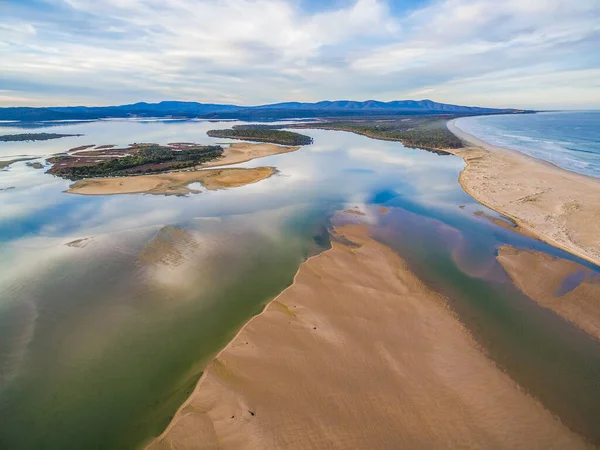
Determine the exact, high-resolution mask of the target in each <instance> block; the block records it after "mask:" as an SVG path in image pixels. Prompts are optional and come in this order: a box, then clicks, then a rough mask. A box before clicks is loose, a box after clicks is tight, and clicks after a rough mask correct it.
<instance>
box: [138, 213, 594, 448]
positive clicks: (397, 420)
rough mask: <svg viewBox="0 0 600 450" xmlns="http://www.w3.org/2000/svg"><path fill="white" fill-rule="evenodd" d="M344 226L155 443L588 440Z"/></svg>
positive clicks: (230, 349) (406, 274) (213, 367)
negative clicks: (512, 377)
mask: <svg viewBox="0 0 600 450" xmlns="http://www.w3.org/2000/svg"><path fill="white" fill-rule="evenodd" d="M334 234H335V236H334V239H332V248H331V249H330V250H328V251H326V252H324V253H321V254H320V255H317V256H315V257H312V258H310V259H309V260H308V261H306V262H305V263H303V264H302V265H301V267H300V269H299V271H298V273H297V274H296V277H295V279H294V283H293V284H292V286H290V287H289V288H288V289H286V290H285V291H283V292H282V293H281V294H280V295H279V296H278V297H277V298H276V299H275V300H273V301H272V302H271V303H270V304H269V305H268V306H267V308H266V309H265V310H264V311H263V313H261V314H260V315H258V316H256V317H254V318H253V319H252V320H251V321H250V322H249V323H248V324H247V325H246V326H245V327H244V328H243V329H242V330H241V331H240V332H239V333H238V335H237V336H236V337H235V338H234V339H233V341H232V342H231V343H230V344H229V345H228V346H227V347H226V348H225V349H224V350H223V351H221V353H219V355H218V356H217V357H216V358H215V359H214V360H213V362H212V363H211V364H210V365H209V366H208V368H207V369H206V371H205V373H204V375H203V376H202V378H201V380H200V382H199V383H198V385H197V387H196V389H195V391H194V392H193V394H192V396H191V397H190V398H189V399H188V401H186V402H185V403H184V405H183V406H182V407H181V408H180V410H179V411H178V412H177V414H176V416H175V417H174V419H173V421H172V422H171V424H170V425H169V427H168V428H167V429H166V430H165V432H164V433H163V434H162V435H161V436H160V437H159V438H157V439H156V440H154V441H153V442H152V443H151V444H150V445H149V447H148V448H149V449H151V450H162V449H173V448H177V449H178V450H183V449H217V448H218V449H258V448H260V449H270V448H286V449H306V448H312V449H321V448H322V449H332V448H382V449H383V448H386V449H388V448H389V449H401V448H407V449H409V448H410V449H416V448H423V449H430V448H486V449H491V448H506V449H515V448H523V449H536V448H539V449H542V448H543V449H564V448H569V449H577V448H585V444H584V443H583V442H582V440H581V439H580V438H579V437H578V436H577V435H575V434H573V433H572V432H570V431H569V430H568V429H567V428H566V427H565V426H564V425H562V424H561V423H560V422H559V421H558V420H557V419H555V418H554V417H553V416H552V415H551V414H550V413H549V412H548V411H546V410H545V409H544V408H543V407H542V405H541V404H540V403H539V402H537V401H536V400H535V399H533V398H532V397H530V396H529V395H528V394H526V393H525V392H523V391H522V390H521V389H519V387H518V386H517V385H516V384H515V382H514V381H513V380H511V378H510V377H509V376H508V375H506V374H505V373H504V372H502V371H501V370H499V369H498V368H497V367H496V366H495V365H494V363H493V362H492V361H490V360H489V359H488V358H487V357H486V356H485V355H484V353H482V351H481V349H480V348H479V347H478V346H477V344H476V343H475V342H474V340H473V339H472V338H471V337H470V335H469V334H468V332H467V331H466V329H465V328H464V327H463V325H462V324H461V323H460V322H459V321H458V320H457V318H456V317H455V316H454V314H453V313H452V311H451V310H450V309H449V307H448V306H447V305H446V303H445V301H444V299H443V298H442V297H440V296H439V295H437V294H436V293H434V292H432V291H431V290H429V289H428V288H427V287H425V286H424V285H423V284H422V282H421V281H419V280H418V279H417V278H416V277H415V275H413V274H412V273H411V272H410V271H409V270H408V268H407V266H406V264H405V262H404V261H403V260H402V259H401V258H400V257H399V256H398V255H397V254H396V253H394V252H393V251H392V250H391V249H389V248H388V247H386V246H384V245H382V244H380V243H378V242H376V241H374V240H372V239H370V238H369V236H368V230H367V228H366V227H365V226H364V225H360V224H349V225H344V226H341V227H337V228H335V231H334Z"/></svg>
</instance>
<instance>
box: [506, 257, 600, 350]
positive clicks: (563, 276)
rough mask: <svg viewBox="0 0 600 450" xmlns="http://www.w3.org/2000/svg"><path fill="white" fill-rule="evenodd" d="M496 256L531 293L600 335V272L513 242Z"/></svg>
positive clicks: (529, 293) (539, 302)
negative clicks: (524, 248) (514, 244)
mask: <svg viewBox="0 0 600 450" xmlns="http://www.w3.org/2000/svg"><path fill="white" fill-rule="evenodd" d="M497 258H498V261H499V262H500V263H501V264H502V266H504V269H505V270H506V272H507V273H508V275H509V276H510V278H511V279H512V280H513V282H514V283H515V285H516V286H517V287H518V288H519V289H521V290H522V291H523V292H524V293H525V294H526V295H527V296H528V297H530V298H531V299H532V300H534V301H535V302H537V303H538V304H540V305H541V306H543V307H545V308H548V309H551V310H552V311H554V312H556V313H557V314H559V315H561V316H563V317H564V318H565V319H567V320H568V321H570V322H572V323H574V324H575V325H577V326H578V327H579V328H581V329H582V330H584V331H586V332H588V333H589V334H591V335H592V336H594V337H595V338H596V339H600V276H598V275H597V274H596V273H594V272H592V271H591V270H590V269H588V268H587V267H584V266H582V265H581V264H577V263H576V262H573V261H569V260H567V259H562V258H553V257H552V256H550V255H547V254H545V253H541V252H536V251H529V250H518V249H515V248H513V247H511V246H503V247H500V249H499V250H498V257H497Z"/></svg>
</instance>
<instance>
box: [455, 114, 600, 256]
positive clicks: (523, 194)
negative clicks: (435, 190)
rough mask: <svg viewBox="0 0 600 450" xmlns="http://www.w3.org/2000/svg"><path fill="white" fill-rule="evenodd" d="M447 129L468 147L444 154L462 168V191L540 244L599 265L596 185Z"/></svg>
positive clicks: (599, 191) (599, 192)
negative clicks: (459, 161) (456, 159)
mask: <svg viewBox="0 0 600 450" xmlns="http://www.w3.org/2000/svg"><path fill="white" fill-rule="evenodd" d="M448 128H449V129H450V131H452V132H453V133H454V134H456V135H457V136H458V137H459V138H461V139H463V140H464V141H466V142H468V143H470V144H471V146H470V147H467V148H464V149H458V150H453V149H451V150H449V151H450V152H452V153H453V154H455V155H458V156H460V157H462V158H463V159H464V160H465V161H466V163H467V167H466V168H465V170H464V171H463V172H462V173H461V175H460V178H459V181H460V184H461V185H462V186H463V188H464V189H465V190H466V191H467V192H468V193H469V194H471V195H472V196H473V197H475V198H476V199H477V200H479V201H480V202H481V203H483V204H485V205H486V206H488V207H489V208H491V209H494V210H496V211H498V212H500V213H502V214H505V215H506V216H508V217H510V218H511V219H512V220H514V221H515V222H516V223H517V224H518V225H519V226H520V227H522V228H524V229H526V230H528V231H529V232H531V233H533V234H534V235H535V236H537V237H539V238H541V239H542V240H544V241H546V242H548V243H550V244H552V245H555V246H557V247H560V248H562V249H564V250H566V251H568V252H570V253H573V254H574V255H577V256H580V257H582V258H585V259H587V260H588V261H592V262H594V263H596V264H600V180H597V179H595V178H592V177H588V176H585V175H580V174H577V173H574V172H569V171H567V170H564V169H561V168H559V167H557V166H555V165H553V164H550V163H547V162H545V161H541V160H538V159H535V158H531V157H529V156H527V155H524V154H521V153H519V152H516V151H512V150H507V149H503V148H499V147H495V146H493V145H490V144H487V143H486V142H483V141H481V140H480V139H478V138H476V137H474V136H471V135H470V134H467V133H465V132H464V131H462V130H460V129H459V128H457V127H456V125H455V124H454V121H450V122H449V123H448Z"/></svg>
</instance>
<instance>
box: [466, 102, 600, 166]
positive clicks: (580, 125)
mask: <svg viewBox="0 0 600 450" xmlns="http://www.w3.org/2000/svg"><path fill="white" fill-rule="evenodd" d="M456 125H457V126H458V127H459V128H460V129H462V130H463V131H466V132H467V133H469V134H472V135H473V136H476V137H478V138H480V139H482V140H484V141H486V142H489V143H490V144H494V145H497V146H500V147H506V148H511V149H513V150H518V151H520V152H523V153H525V154H527V155H529V156H533V157H535V158H539V159H543V160H545V161H549V162H551V163H553V164H556V165H557V166H559V167H562V168H563V169H567V170H571V171H573V172H578V173H583V174H585V175H590V176H593V177H600V111H585V112H583V111H577V112H570V111H569V112H566V111H565V112H547V113H538V114H519V115H500V116H480V117H468V118H463V119H459V120H458V121H457V122H456Z"/></svg>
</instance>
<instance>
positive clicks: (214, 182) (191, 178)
mask: <svg viewBox="0 0 600 450" xmlns="http://www.w3.org/2000/svg"><path fill="white" fill-rule="evenodd" d="M276 172H277V171H276V170H275V168H274V167H257V168H252V169H242V168H230V169H208V170H193V171H187V172H172V173H161V174H156V175H139V176H131V177H114V178H89V179H85V180H80V181H77V182H75V183H74V184H72V185H71V186H70V187H69V189H68V190H67V191H66V192H68V193H70V194H80V195H113V194H139V193H146V194H159V195H187V194H190V193H197V192H198V191H196V190H193V189H190V188H189V187H188V185H189V184H190V183H194V182H199V183H201V184H202V185H203V186H204V187H205V188H206V189H209V190H215V189H224V188H232V187H238V186H245V185H247V184H251V183H256V182H258V181H261V180H264V179H265V178H269V177H270V176H272V175H273V174H275V173H276Z"/></svg>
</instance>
